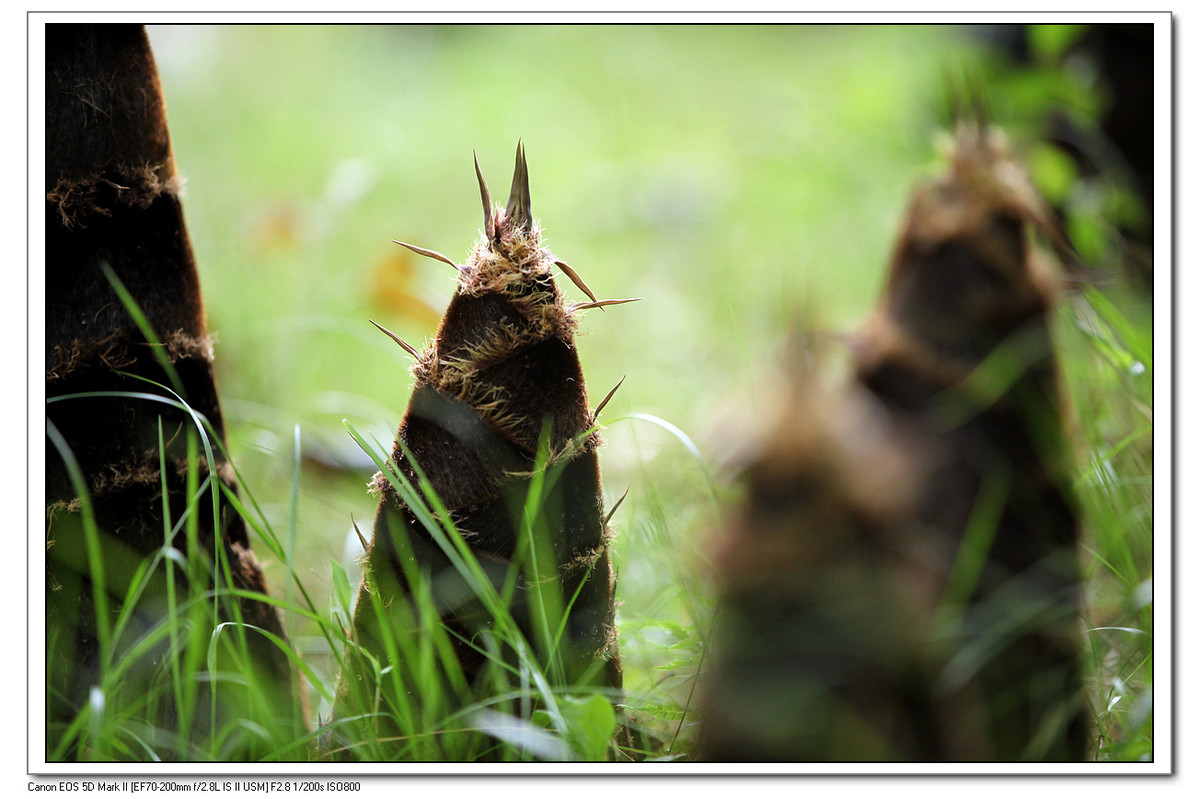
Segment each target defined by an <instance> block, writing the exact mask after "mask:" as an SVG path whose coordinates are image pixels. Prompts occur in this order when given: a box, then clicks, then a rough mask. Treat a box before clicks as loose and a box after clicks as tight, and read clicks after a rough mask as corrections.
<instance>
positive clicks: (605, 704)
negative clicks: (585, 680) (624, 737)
mask: <svg viewBox="0 0 1200 799" xmlns="http://www.w3.org/2000/svg"><path fill="white" fill-rule="evenodd" d="M558 701H559V705H558V709H559V712H560V714H561V716H562V720H563V723H564V724H565V725H566V730H565V735H564V737H565V738H566V740H567V743H568V744H569V745H570V747H571V750H572V751H573V752H574V753H575V756H576V757H578V758H579V759H580V760H604V759H605V755H606V754H607V752H608V742H609V741H610V740H612V737H613V733H615V732H616V729H617V714H616V711H615V710H613V706H612V704H611V703H609V701H608V700H607V699H605V698H604V697H603V696H601V695H600V694H592V695H591V696H560V697H559V700H558ZM532 720H533V721H534V722H535V723H537V724H540V725H541V726H543V727H546V728H551V727H552V726H553V723H552V721H551V718H550V714H549V713H547V712H546V711H544V710H536V711H534V713H533V716H532Z"/></svg>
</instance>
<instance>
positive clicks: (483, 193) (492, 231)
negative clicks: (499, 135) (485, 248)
mask: <svg viewBox="0 0 1200 799" xmlns="http://www.w3.org/2000/svg"><path fill="white" fill-rule="evenodd" d="M471 155H472V156H473V157H474V158H475V177H477V178H478V179H479V196H480V199H482V200H483V231H484V234H485V235H486V236H487V239H488V241H491V240H492V239H493V238H494V237H495V235H496V225H495V223H494V222H493V221H492V194H491V192H489V191H488V185H487V181H486V180H484V179H483V171H482V170H481V169H480V168H479V156H478V155H475V152H474V151H472V152H471Z"/></svg>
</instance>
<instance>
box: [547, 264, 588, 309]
mask: <svg viewBox="0 0 1200 799" xmlns="http://www.w3.org/2000/svg"><path fill="white" fill-rule="evenodd" d="M554 265H555V266H557V267H558V268H559V269H561V270H562V273H563V274H564V275H566V276H567V277H569V278H570V279H571V282H572V283H574V284H575V286H576V287H577V288H578V289H579V290H580V291H582V292H583V293H584V294H586V295H587V296H588V299H589V300H591V301H592V302H596V295H595V294H593V293H592V290H591V289H589V288H588V287H587V284H586V283H584V282H583V278H581V277H580V276H579V273H578V272H576V271H575V270H574V269H572V268H571V267H570V266H569V265H568V264H565V263H563V262H562V261H555V262H554Z"/></svg>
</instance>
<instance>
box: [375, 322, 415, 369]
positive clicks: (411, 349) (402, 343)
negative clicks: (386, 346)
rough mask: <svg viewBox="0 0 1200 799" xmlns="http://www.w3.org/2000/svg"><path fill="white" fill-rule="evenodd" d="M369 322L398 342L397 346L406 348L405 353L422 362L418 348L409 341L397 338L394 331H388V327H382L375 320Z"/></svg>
mask: <svg viewBox="0 0 1200 799" xmlns="http://www.w3.org/2000/svg"><path fill="white" fill-rule="evenodd" d="M367 321H368V322H370V323H371V324H373V325H375V327H377V328H379V329H380V330H381V331H383V333H384V334H385V335H386V336H388V338H390V339H391V340H392V341H394V342H396V343H397V344H399V345H400V346H401V347H403V348H404V351H405V352H407V353H408V354H409V355H411V356H413V357H414V358H416V359H417V360H420V358H421V353H419V352H418V351H417V348H416V347H414V346H413V345H411V344H409V343H408V342H407V341H405V340H404V339H402V338H400V337H399V336H397V335H396V334H395V333H393V332H392V331H390V330H388V329H387V328H386V327H384V326H383V325H381V324H379V323H378V322H376V321H375V320H374V319H368V320H367Z"/></svg>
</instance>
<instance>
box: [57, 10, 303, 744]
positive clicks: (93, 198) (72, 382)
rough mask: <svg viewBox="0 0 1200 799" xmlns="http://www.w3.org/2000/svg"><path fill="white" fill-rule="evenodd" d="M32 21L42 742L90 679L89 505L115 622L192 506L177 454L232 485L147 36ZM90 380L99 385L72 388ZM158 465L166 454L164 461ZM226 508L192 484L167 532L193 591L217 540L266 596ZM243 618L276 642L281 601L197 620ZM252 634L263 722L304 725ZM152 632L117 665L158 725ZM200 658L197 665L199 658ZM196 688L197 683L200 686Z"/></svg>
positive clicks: (159, 656)
mask: <svg viewBox="0 0 1200 799" xmlns="http://www.w3.org/2000/svg"><path fill="white" fill-rule="evenodd" d="M45 30H46V173H45V185H46V266H45V268H46V395H47V405H46V414H47V421H48V438H47V446H46V513H47V520H46V603H47V609H46V611H47V618H46V632H47V652H46V655H47V664H46V677H47V697H46V703H47V733H46V734H47V740H46V742H47V747H48V749H47V751H48V753H49V752H52V751H54V749H55V747H56V746H57V741H58V740H60V738H61V736H62V733H63V731H64V729H65V727H66V725H69V724H70V723H71V721H72V720H73V719H74V718H75V716H76V715H77V713H78V712H79V711H80V709H81V708H83V707H85V706H87V704H88V702H89V697H92V696H93V688H94V687H97V686H99V685H100V684H101V679H100V678H101V656H102V653H100V652H99V651H98V646H99V641H98V635H97V632H98V625H103V620H101V619H98V618H97V615H96V614H97V604H96V603H95V602H94V599H95V595H94V584H93V580H92V577H93V576H94V575H95V574H96V572H95V571H94V570H95V569H97V568H99V563H98V562H97V561H96V560H95V559H94V558H92V557H90V556H89V554H88V551H87V544H86V540H85V534H84V525H83V520H84V514H85V513H87V512H88V509H89V507H90V512H91V515H93V516H94V519H95V523H96V527H97V529H98V531H99V540H100V550H99V555H100V556H101V557H100V560H101V561H102V562H103V574H104V585H105V587H106V589H107V590H106V592H105V597H102V598H101V600H100V603H99V604H100V606H101V607H105V606H107V616H108V618H107V621H108V625H110V626H111V624H112V623H113V621H114V620H115V618H116V615H117V613H118V612H119V611H120V610H121V599H122V597H123V596H124V595H125V591H126V590H127V589H128V587H129V585H130V581H131V580H132V579H133V577H134V570H135V568H136V567H137V565H138V564H139V563H141V562H143V561H144V560H145V559H147V558H148V557H150V556H152V555H153V554H154V553H156V552H157V551H159V550H161V549H162V548H163V547H164V544H165V543H168V542H167V539H166V533H165V532H164V523H163V518H164V506H167V507H168V508H169V513H170V514H171V518H172V519H173V520H179V519H180V518H181V517H182V516H183V514H184V511H185V509H187V507H188V504H189V501H190V499H191V498H190V497H189V496H188V495H187V492H186V487H187V481H188V478H187V471H188V469H189V462H192V463H194V464H196V468H198V469H200V470H201V471H202V474H201V475H200V480H199V482H203V478H204V477H208V476H210V474H211V476H212V477H213V478H214V479H215V480H219V481H220V482H221V483H222V484H223V485H224V486H225V487H227V488H229V489H230V490H233V488H234V482H233V479H232V476H231V471H230V469H229V466H228V464H227V463H226V462H225V461H224V458H223V457H222V456H221V454H220V439H221V438H222V437H223V435H224V429H223V422H222V417H221V409H220V405H219V403H218V400H217V392H216V388H215V385H214V381H213V369H212V359H213V350H212V345H211V342H210V341H209V338H208V335H207V333H206V330H205V322H204V311H203V306H202V302H201V294H200V285H199V281H198V278H197V273H196V266H195V263H194V260H193V256H192V250H191V245H190V242H189V239H188V234H187V230H186V226H185V224H184V218H183V212H182V207H181V204H180V200H179V192H178V189H179V185H180V181H179V178H178V176H177V174H176V171H175V164H174V159H173V156H172V152H171V143H170V138H169V136H168V130H167V122H166V114H165V107H164V102H163V96H162V91H161V88H160V85H159V80H158V74H157V71H156V68H155V64H154V59H153V56H152V54H151V51H150V45H149V41H148V39H147V36H146V33H145V31H144V30H143V29H142V28H141V27H140V26H133V25H74V24H71V25H67V24H52V25H47V26H46V29H45ZM106 268H107V270H108V273H107V274H106V272H105V269H106ZM114 278H115V281H116V282H117V283H119V284H120V285H123V286H124V287H125V289H127V290H128V293H129V295H130V296H131V297H132V300H133V302H134V303H135V304H136V306H137V307H138V308H140V311H141V313H142V314H143V315H144V317H145V322H146V323H147V325H148V327H149V329H150V330H151V331H152V332H153V335H154V337H156V338H157V339H158V340H157V341H156V342H152V341H151V340H150V338H149V337H148V335H147V333H146V331H145V330H144V329H143V327H142V326H140V325H139V324H138V323H137V322H136V321H135V319H134V317H133V316H132V315H131V313H130V311H129V310H128V309H127V307H126V303H125V302H124V301H123V300H122V298H121V297H120V296H119V294H118V292H117V291H116V290H115V289H114ZM163 363H167V364H169V368H164V366H163ZM138 377H142V378H147V379H149V380H152V381H154V382H155V383H158V384H161V385H163V386H167V387H169V389H171V391H173V392H174V393H175V394H177V395H178V396H179V397H180V398H182V399H184V400H186V402H187V403H188V404H189V405H190V407H191V408H192V409H193V410H194V411H195V412H196V413H198V414H200V415H202V417H203V418H206V419H207V420H208V422H209V423H210V424H211V426H212V429H213V431H214V433H215V439H214V440H213V441H212V447H213V451H214V453H215V462H214V463H212V464H210V463H209V462H208V459H207V458H206V457H205V450H204V448H203V446H201V445H197V446H196V447H195V449H194V452H195V453H198V458H196V457H193V458H189V454H188V449H189V447H188V438H189V434H188V431H189V430H194V429H195V427H196V424H195V422H194V421H193V418H192V416H191V415H190V414H189V413H187V412H186V411H184V410H182V409H180V408H179V407H176V406H173V405H171V404H167V403H164V402H160V401H156V399H154V398H166V399H171V400H173V399H174V398H173V397H172V395H171V393H170V392H168V391H164V390H163V389H161V388H158V387H156V386H154V385H151V384H150V383H147V382H145V381H143V380H139V379H137V378H138ZM95 392H100V395H94V396H84V397H74V398H68V397H69V395H77V394H90V393H95ZM106 392H136V393H138V394H141V395H143V396H141V397H134V396H111V395H105V393H106ZM160 437H161V441H162V442H163V443H162V446H161V447H160V443H159V442H160ZM197 440H198V439H197ZM63 448H65V450H66V452H67V453H68V454H67V455H65V456H64V455H63V454H61V453H62V449H63ZM72 462H73V463H74V464H75V465H77V467H78V473H77V474H78V475H79V476H81V477H82V481H83V488H84V494H83V495H82V496H81V494H80V491H78V490H77V488H78V487H79V486H78V482H73V481H72V474H71V469H70V468H69V465H70V464H71V463H72ZM160 462H165V464H166V469H165V473H164V470H162V469H160ZM221 508H222V511H221V515H220V518H216V519H214V518H213V504H212V501H211V495H210V494H209V493H208V491H205V492H204V494H203V495H202V496H201V497H200V498H199V500H198V501H197V502H196V504H195V507H194V508H193V510H192V513H194V514H197V515H198V524H197V525H196V528H195V529H196V536H195V541H196V545H197V547H194V548H191V549H189V546H188V541H187V534H186V532H185V531H184V530H183V529H181V530H180V531H179V532H178V533H177V534H176V535H175V536H174V538H172V539H171V540H170V541H169V544H170V546H171V547H173V548H174V549H176V550H178V551H180V552H182V553H183V554H184V557H185V558H187V557H190V558H191V559H192V561H193V562H200V563H203V564H207V565H206V566H205V568H204V569H202V570H201V571H202V572H203V573H202V574H201V573H193V574H192V575H191V577H192V579H193V581H195V580H201V581H202V583H203V585H195V584H194V582H193V585H192V587H191V590H192V591H193V592H195V591H198V590H202V589H203V588H204V586H207V585H225V584H226V583H225V580H224V579H223V578H221V577H217V578H215V581H214V578H213V575H212V569H213V568H215V567H214V566H213V565H212V564H213V562H214V560H215V559H216V554H217V552H218V551H219V552H220V553H221V554H222V555H223V557H224V559H226V561H227V562H228V565H229V569H230V572H231V576H232V586H233V587H235V588H238V589H244V590H247V591H254V592H265V590H266V586H265V584H264V580H263V574H262V570H261V568H260V566H259V564H258V562H257V561H256V560H255V557H254V554H253V553H252V552H251V547H250V541H249V539H248V537H247V532H246V527H245V525H244V523H243V521H242V518H241V517H240V516H239V515H238V514H236V513H234V512H232V511H231V509H230V508H229V507H228V505H227V503H225V502H224V501H222V503H221ZM197 548H198V549H199V552H197V551H195V550H196V549H197ZM172 563H173V562H172V561H170V560H164V561H162V562H161V563H160V564H159V566H158V569H157V571H156V573H155V576H154V578H153V579H152V580H151V582H150V583H149V587H148V589H147V591H146V592H145V594H143V595H142V596H141V598H140V601H139V602H138V606H137V609H136V612H135V613H134V614H133V622H132V624H131V625H130V626H129V628H128V629H127V631H126V635H125V636H124V638H123V639H122V640H121V641H118V642H116V643H115V651H117V652H118V657H119V656H120V655H119V653H120V652H121V651H123V650H124V649H125V648H127V647H129V646H130V645H131V644H133V643H135V642H136V640H137V639H138V637H139V636H141V635H144V634H147V633H149V632H151V631H152V630H154V629H155V628H156V627H157V626H158V625H160V624H161V623H162V621H163V619H164V616H165V614H167V613H171V612H173V611H172V609H171V608H168V607H167V595H166V590H167V582H166V580H165V577H164V573H165V570H166V569H170V568H176V567H175V566H173V565H171V564H172ZM178 577H179V584H178V587H179V590H180V592H181V594H182V593H184V592H185V591H186V590H187V589H186V585H185V583H186V580H185V577H186V575H185V573H184V570H183V569H182V568H179V570H178ZM235 605H236V607H235ZM239 614H240V616H241V618H242V619H244V620H245V621H246V622H247V623H249V624H252V625H254V626H256V627H259V628H261V629H262V630H265V631H267V632H269V633H272V634H274V635H275V636H278V637H280V638H283V637H284V633H283V628H282V625H281V621H280V618H279V615H278V613H277V612H276V610H275V609H274V608H273V607H272V606H270V605H268V604H267V603H265V602H261V601H256V600H254V599H239V600H237V601H236V603H235V602H233V601H232V600H229V601H226V602H223V603H221V605H220V608H219V612H217V613H215V614H214V612H212V611H211V610H210V611H209V612H208V614H207V622H208V623H209V624H212V623H214V622H220V621H223V620H230V619H233V618H234V617H235V616H237V615H239ZM202 615H203V614H202ZM193 618H194V616H193ZM223 635H233V636H236V634H235V633H231V632H225V633H223ZM247 639H248V647H249V650H248V651H249V654H250V657H251V658H252V659H253V660H254V662H255V664H256V665H257V668H258V669H259V670H260V672H261V680H260V681H259V684H258V685H256V686H253V687H252V688H250V689H249V690H252V691H255V692H266V695H268V696H270V697H271V707H272V708H273V711H272V713H273V716H274V717H275V718H276V719H277V720H278V719H284V720H287V721H289V722H291V723H293V724H294V726H295V729H296V732H297V735H299V734H300V733H301V732H302V730H303V728H304V724H305V720H304V717H303V712H302V710H301V703H300V701H299V699H298V696H299V692H298V686H297V679H298V678H297V677H296V676H294V675H293V669H292V668H290V667H289V663H288V659H287V658H286V656H285V655H284V653H283V652H281V651H280V650H279V649H278V648H277V647H276V646H275V645H273V644H270V643H269V642H268V641H267V640H266V638H265V637H263V636H262V635H261V634H260V633H253V632H252V633H248V634H247ZM159 641H160V643H159V644H158V645H157V646H155V647H153V648H152V649H151V650H150V651H149V652H147V653H145V655H144V656H143V657H141V658H140V659H138V660H137V663H136V665H135V666H134V667H133V668H132V669H131V670H130V671H129V672H128V673H126V674H125V675H124V676H123V677H122V679H121V685H122V686H124V688H125V689H126V690H133V691H135V692H139V693H140V695H141V697H142V698H148V703H147V705H146V715H147V718H146V719H145V720H146V721H147V723H149V724H150V725H151V726H152V727H153V726H157V727H165V728H168V729H171V728H173V727H174V726H175V724H176V722H177V721H178V713H179V708H177V707H176V706H175V703H174V701H173V699H172V696H171V690H170V685H171V683H170V679H169V675H170V668H169V664H168V663H167V662H166V659H167V658H168V657H182V655H179V654H178V653H176V655H167V654H166V652H167V648H166V647H167V644H166V641H164V640H163V639H161V638H160V639H159ZM199 662H200V663H201V664H203V663H204V660H203V656H201V657H200V661H199ZM245 690H246V689H237V688H235V687H233V686H222V687H220V688H219V689H218V694H219V695H220V696H221V697H223V699H222V701H221V703H220V706H219V708H218V710H217V712H216V714H215V716H214V715H213V714H212V712H211V706H210V703H209V702H207V701H205V700H204V699H203V698H201V699H200V700H199V707H200V708H202V710H201V711H199V712H198V713H197V715H196V717H195V736H196V737H197V739H199V738H200V737H201V736H203V735H204V734H206V733H209V732H212V730H211V729H210V725H209V722H210V720H213V719H214V718H215V721H216V723H217V724H218V725H223V724H225V723H227V722H230V723H235V724H236V723H237V722H235V721H234V719H236V718H237V717H238V716H239V715H242V714H243V713H244V712H245V709H246V708H248V707H250V706H251V703H248V702H246V701H245V699H246V697H245V694H244V691H245ZM199 695H200V696H201V697H204V696H206V695H207V694H206V693H205V692H204V690H203V689H202V690H201V691H200V694H199ZM258 695H260V696H261V695H262V694H261V693H260V694H258ZM233 740H235V741H236V740H238V738H237V736H235V737H234V739H233ZM231 746H232V748H231V749H230V750H229V752H228V754H229V755H230V757H233V758H235V759H236V758H241V757H253V756H255V755H256V754H259V753H265V751H266V750H261V751H260V749H259V748H258V747H257V746H256V744H255V743H254V741H253V736H247V737H246V739H245V743H244V745H231ZM81 754H82V753H80V752H76V751H72V752H68V753H67V755H68V756H79V755H81ZM165 756H168V757H169V756H171V755H170V754H167V755H165ZM175 756H181V755H179V753H176V755H175Z"/></svg>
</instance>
